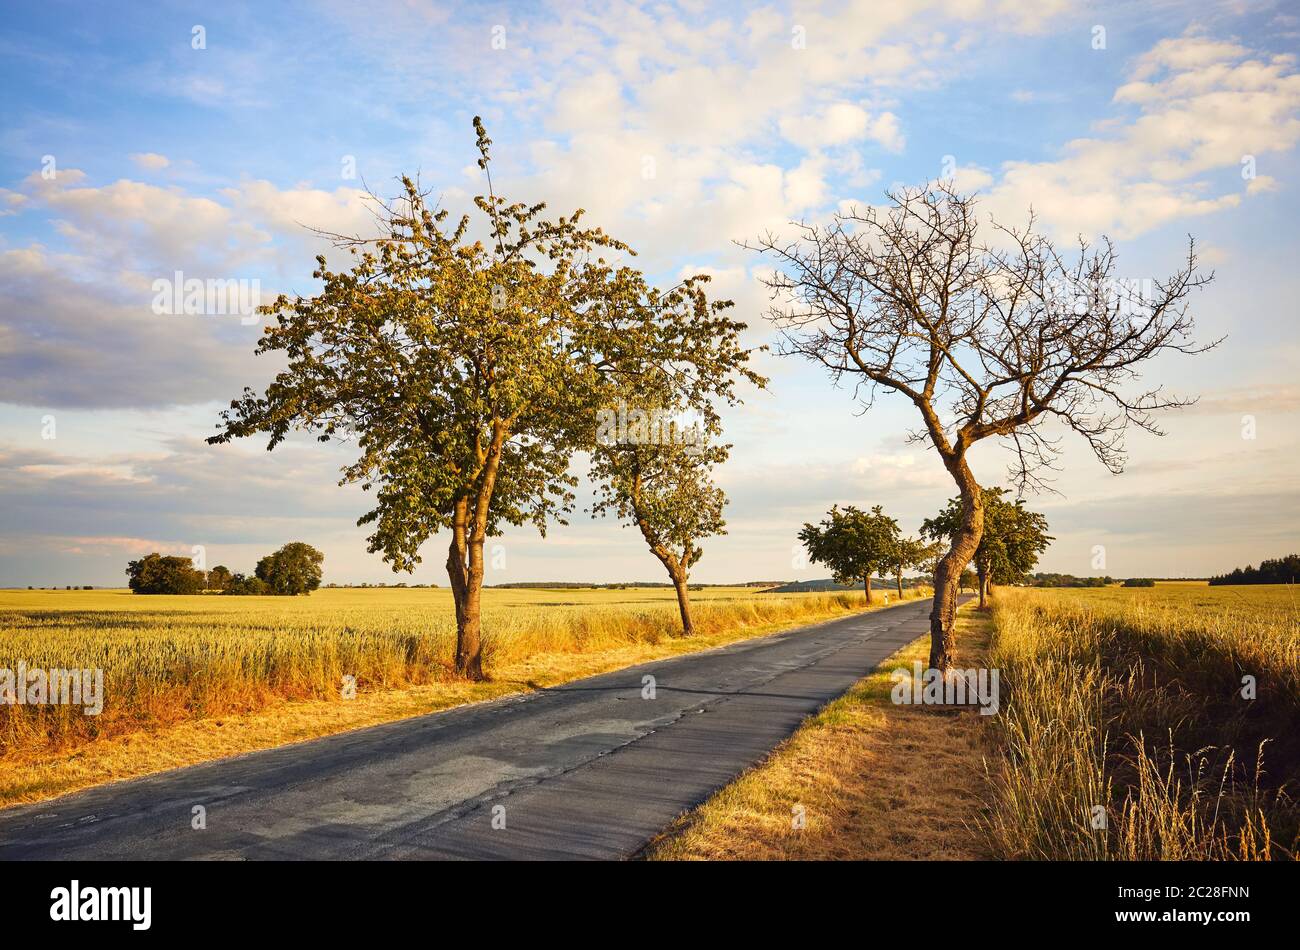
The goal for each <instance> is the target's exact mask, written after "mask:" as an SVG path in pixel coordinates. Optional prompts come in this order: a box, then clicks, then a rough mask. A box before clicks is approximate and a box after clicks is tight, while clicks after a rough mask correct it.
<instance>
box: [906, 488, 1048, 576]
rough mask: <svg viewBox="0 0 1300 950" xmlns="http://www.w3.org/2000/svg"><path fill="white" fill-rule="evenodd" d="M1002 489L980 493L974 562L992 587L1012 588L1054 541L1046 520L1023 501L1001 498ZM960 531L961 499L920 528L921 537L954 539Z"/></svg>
mask: <svg viewBox="0 0 1300 950" xmlns="http://www.w3.org/2000/svg"><path fill="white" fill-rule="evenodd" d="M1007 494H1009V492H1008V491H1007V489H1005V488H985V489H983V504H984V533H983V535H982V536H981V538H980V543H979V547H978V548H976V550H975V556H974V558H973V561H974V563H975V565H976V567H977V569H978V570H979V573H980V575H981V576H982V577H987V578H988V579H990V580H991V581H993V583H995V584H1014V583H1017V582H1019V581H1020V580H1021V579H1022V578H1023V577H1024V576H1025V575H1026V574H1028V573H1029V572H1030V571H1032V570H1033V569H1034V565H1035V564H1037V563H1038V555H1040V554H1041V553H1042V552H1043V551H1045V550H1047V546H1048V545H1049V544H1051V542H1052V541H1053V540H1054V539H1053V538H1052V536H1051V535H1049V534H1048V533H1047V518H1046V517H1044V516H1043V515H1041V514H1038V513H1037V512H1034V511H1030V510H1029V509H1028V508H1026V507H1025V503H1024V501H1023V500H1017V501H1015V502H1010V501H1007V500H1006V499H1004V498H1003V496H1004V495H1007ZM960 529H961V499H960V498H953V499H951V500H950V501H949V502H948V504H947V506H946V507H945V508H944V509H943V511H941V512H939V514H938V515H936V516H935V517H933V518H927V519H925V522H924V523H923V524H922V525H921V534H922V536H923V537H929V538H934V539H935V540H939V539H943V540H947V539H948V538H951V537H954V536H955V535H956V534H957V533H958V531H959V530H960Z"/></svg>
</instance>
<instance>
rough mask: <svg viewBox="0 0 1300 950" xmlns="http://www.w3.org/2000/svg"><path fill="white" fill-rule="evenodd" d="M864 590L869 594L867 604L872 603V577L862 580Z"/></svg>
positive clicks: (868, 575)
mask: <svg viewBox="0 0 1300 950" xmlns="http://www.w3.org/2000/svg"><path fill="white" fill-rule="evenodd" d="M862 589H863V590H864V591H866V592H867V603H868V604H870V603H871V575H870V574H867V575H866V576H865V577H863V578H862Z"/></svg>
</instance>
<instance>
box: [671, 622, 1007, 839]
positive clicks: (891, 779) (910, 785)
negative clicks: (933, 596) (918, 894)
mask: <svg viewBox="0 0 1300 950" xmlns="http://www.w3.org/2000/svg"><path fill="white" fill-rule="evenodd" d="M959 617H960V620H959V628H958V631H959V636H960V638H961V657H962V664H963V665H964V666H965V665H972V666H973V665H979V664H980V663H982V659H981V657H982V654H983V650H984V648H985V647H986V645H987V642H988V631H989V626H990V625H989V623H988V621H987V620H985V619H983V618H981V617H979V616H978V615H974V614H972V613H971V612H969V611H966V610H963V611H962V613H961V614H960V615H959ZM928 653H929V640H928V638H923V639H921V640H918V641H916V642H915V643H913V644H911V645H909V646H907V647H905V648H904V649H902V650H900V651H899V652H898V653H895V654H894V655H893V656H891V657H890V658H889V659H887V660H886V661H885V662H883V663H882V664H881V665H880V667H879V668H878V669H879V672H875V673H872V674H871V675H869V676H867V677H865V678H863V679H862V680H860V681H859V682H858V683H857V684H856V685H855V686H854V687H853V689H851V690H850V691H849V692H848V693H846V694H845V695H844V696H842V697H840V698H839V699H837V700H835V701H834V702H832V703H829V704H828V705H827V706H826V707H825V708H824V709H823V710H822V711H821V712H819V713H818V714H817V715H815V716H812V717H810V718H809V719H808V721H807V722H806V723H805V724H804V725H803V726H802V727H801V728H800V729H799V731H798V732H796V733H795V734H794V735H793V736H792V737H791V738H790V739H788V740H787V741H786V742H785V743H783V744H782V745H781V746H779V747H778V748H777V749H776V750H774V751H773V752H772V754H771V755H770V756H769V757H768V758H767V759H766V760H765V761H764V762H763V763H762V764H760V765H758V766H756V767H755V768H753V769H751V770H749V771H748V772H746V773H745V774H744V775H742V776H741V777H740V778H738V779H737V780H736V781H734V782H732V783H731V784H730V785H728V786H727V787H726V788H723V789H721V790H720V791H718V792H717V793H716V794H715V795H714V796H713V797H712V798H710V799H709V800H708V801H707V802H705V803H704V804H703V805H701V806H700V807H699V808H697V809H695V810H694V811H692V812H690V813H689V814H687V815H685V816H683V817H682V818H680V819H679V820H678V821H677V822H676V823H675V824H674V825H673V826H672V827H671V828H669V829H668V830H667V831H666V832H665V833H664V834H663V835H662V836H661V837H660V838H658V839H657V840H656V841H655V842H653V843H652V844H651V846H650V847H649V849H648V850H647V857H648V858H649V859H651V860H657V861H663V860H677V861H681V860H837V859H849V860H852V859H863V858H871V859H894V860H900V859H901V860H936V859H937V860H945V859H946V860H962V859H975V858H981V857H986V856H987V855H986V854H985V852H984V850H983V844H982V841H981V838H980V836H979V835H978V833H977V832H976V830H975V822H974V818H975V816H976V814H977V812H978V809H979V807H980V800H981V796H982V794H983V791H984V786H983V778H982V767H981V753H980V737H981V736H982V734H983V727H982V725H981V724H980V722H979V720H980V719H981V718H982V717H981V716H980V715H979V714H978V713H977V712H974V711H971V710H952V709H942V708H935V707H925V706H898V705H894V704H893V702H891V700H890V689H891V687H892V683H891V681H890V678H889V674H890V672H891V671H892V670H893V669H895V668H896V667H898V666H900V665H901V666H908V667H910V665H911V663H912V662H913V661H914V660H915V661H920V662H921V663H925V662H926V660H927V658H928ZM797 806H802V808H803V810H804V812H803V814H804V818H805V823H804V827H802V828H796V827H794V824H795V822H794V814H795V809H796V807H797Z"/></svg>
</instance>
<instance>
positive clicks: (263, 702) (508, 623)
mask: <svg viewBox="0 0 1300 950" xmlns="http://www.w3.org/2000/svg"><path fill="white" fill-rule="evenodd" d="M692 603H693V605H694V607H695V610H694V614H695V625H696V629H697V635H696V638H695V639H696V640H698V641H700V642H702V643H708V638H709V637H710V636H714V635H718V634H724V633H725V634H727V635H729V636H740V635H744V632H745V631H753V632H755V633H757V632H763V631H765V630H767V629H771V628H773V626H774V625H780V624H783V623H796V622H799V621H801V620H808V621H812V620H818V619H824V618H827V617H831V616H835V615H838V614H842V613H845V612H848V611H850V610H853V609H860V608H861V607H862V606H863V601H862V595H861V594H860V593H856V592H854V593H846V594H763V593H760V592H759V590H758V589H756V588H704V589H701V590H698V591H694V592H692ZM678 623H679V620H678V613H677V605H676V601H675V599H674V594H673V591H672V590H671V589H670V588H633V589H627V590H591V589H576V590H569V589H547V590H533V589H529V590H501V589H487V590H485V591H484V592H483V629H484V636H485V641H486V646H485V657H486V660H487V664H488V669H489V672H490V673H491V672H500V671H502V670H511V669H513V668H514V666H516V665H518V664H520V663H523V662H524V661H527V663H528V665H529V669H530V670H534V671H535V670H537V669H539V668H544V667H545V665H546V663H547V657H552V658H560V657H563V656H564V655H568V654H584V655H587V654H592V655H600V654H603V653H608V652H610V651H618V650H620V649H623V648H627V647H630V646H636V645H652V644H659V643H662V642H664V641H667V640H669V639H670V638H672V637H673V636H674V634H675V633H676V632H677V631H678V629H679V627H678ZM454 643H455V622H454V616H453V611H452V599H451V593H450V591H448V590H446V589H437V588H435V589H426V588H370V589H330V588H325V589H321V590H319V591H317V592H315V593H314V594H312V595H310V596H307V597H223V596H219V595H190V596H166V595H150V596H142V595H136V594H132V593H130V592H129V591H126V590H110V591H20V590H9V591H0V669H5V668H8V669H15V668H16V667H17V665H18V663H19V662H20V661H21V662H23V663H24V664H25V665H26V667H27V668H29V669H32V668H44V669H102V670H104V679H105V686H104V694H105V703H104V710H103V712H102V713H101V714H100V715H98V716H85V715H82V712H81V710H80V709H77V708H71V707H68V706H59V705H45V706H38V705H29V706H11V705H0V755H3V754H4V753H5V752H6V751H11V750H14V749H20V748H25V749H27V750H28V751H30V750H31V749H32V748H33V747H37V746H42V745H48V746H62V747H65V748H66V747H68V746H70V745H76V744H78V743H81V742H85V741H87V740H91V739H94V738H97V737H102V736H108V735H114V734H120V733H123V732H130V731H133V730H139V729H151V728H155V727H159V726H166V725H169V724H174V723H178V722H183V721H193V720H198V719H204V718H206V717H212V716H217V715H226V714H232V713H233V714H238V713H243V712H251V711H255V710H258V709H260V708H263V707H265V706H267V705H269V704H272V703H274V702H277V701H279V700H285V699H289V700H295V699H325V700H329V699H336V698H338V697H339V696H340V694H341V685H340V684H341V682H342V679H343V677H344V676H345V675H349V676H354V677H356V683H357V688H358V690H359V691H367V692H374V691H382V690H393V689H401V688H405V687H409V686H413V685H419V684H427V683H437V682H441V681H449V680H452V679H453V678H454V675H453V672H452V670H451V666H450V660H451V657H452V654H453V647H454Z"/></svg>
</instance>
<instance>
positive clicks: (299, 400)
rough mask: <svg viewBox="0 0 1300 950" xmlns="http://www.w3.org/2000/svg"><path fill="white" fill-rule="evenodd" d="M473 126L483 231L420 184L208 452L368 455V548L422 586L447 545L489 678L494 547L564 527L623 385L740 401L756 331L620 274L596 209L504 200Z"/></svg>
mask: <svg viewBox="0 0 1300 950" xmlns="http://www.w3.org/2000/svg"><path fill="white" fill-rule="evenodd" d="M474 127H475V131H476V133H477V136H478V140H477V146H478V151H479V156H480V157H479V160H478V163H479V167H480V168H481V169H482V170H483V172H484V175H485V182H486V184H487V194H481V195H479V196H477V197H476V198H475V199H474V209H475V211H476V212H477V214H476V216H473V217H472V216H471V215H470V214H463V215H461V216H460V217H459V218H458V219H455V220H452V219H451V218H450V217H449V212H448V210H447V209H445V208H441V207H437V206H436V205H431V204H430V202H429V201H428V200H427V198H426V195H425V193H424V192H422V191H421V189H420V188H419V187H418V186H417V184H416V183H415V182H413V181H412V180H411V179H409V178H404V179H403V180H402V183H403V194H402V195H401V197H400V198H398V199H397V200H395V201H393V202H379V203H377V205H376V215H377V219H378V224H379V228H380V231H381V234H380V236H379V237H377V238H364V237H360V236H348V235H331V237H333V238H334V239H335V241H336V243H337V244H338V245H339V246H340V247H344V248H347V249H348V250H349V251H350V254H351V261H350V264H351V266H350V267H349V268H348V269H347V270H342V271H336V270H331V269H330V268H329V267H328V266H327V263H326V260H325V258H324V257H323V256H322V257H318V258H317V265H318V266H317V268H316V271H315V274H314V276H315V277H316V278H317V279H319V280H320V281H322V283H323V289H322V290H321V292H320V293H319V294H316V295H315V296H311V297H300V298H297V299H290V298H288V297H287V296H281V297H279V298H278V299H277V300H276V301H275V302H274V303H272V304H271V305H270V306H268V307H266V308H263V312H265V313H267V314H269V315H272V316H274V318H275V322H274V323H273V324H272V325H270V326H268V327H267V328H266V330H265V331H264V334H263V337H262V340H261V342H260V343H259V345H258V348H257V352H258V353H272V352H279V353H282V354H283V355H284V356H285V357H286V358H287V363H288V365H287V367H286V368H285V369H283V370H282V371H281V372H280V373H278V374H277V376H276V377H275V380H274V381H273V382H272V383H271V384H270V385H269V386H268V387H267V389H266V391H265V393H264V394H262V395H258V394H256V393H254V392H253V391H252V390H248V389H246V390H245V391H244V395H243V396H242V397H241V398H239V399H237V400H235V401H234V402H233V403H232V404H231V408H230V409H229V410H227V411H226V412H224V413H223V414H222V425H221V431H220V432H219V434H217V435H216V436H214V437H212V438H211V439H210V440H209V441H210V442H226V441H229V440H231V439H234V438H239V437H243V436H250V435H254V434H256V433H267V434H269V436H270V441H269V446H268V447H269V448H274V447H275V446H276V445H278V444H280V443H281V442H282V441H283V440H284V439H285V438H286V437H287V436H288V434H289V433H290V432H291V431H293V430H301V431H305V432H309V433H312V434H314V435H315V436H316V437H317V438H319V439H321V440H323V441H329V440H332V439H340V438H341V439H348V440H351V439H355V445H356V448H357V451H358V457H357V458H356V460H355V461H354V462H352V463H351V464H350V465H348V466H346V467H345V468H344V470H343V479H342V480H343V481H344V482H357V483H360V484H361V485H362V487H363V488H365V489H367V490H371V489H373V490H374V491H375V506H374V508H373V509H372V510H371V511H369V512H368V513H366V514H365V515H363V516H362V517H361V519H360V523H361V524H367V525H373V526H374V531H373V533H372V534H371V535H370V538H369V545H370V550H371V551H375V552H378V553H381V554H382V555H383V557H384V559H385V560H386V561H388V562H389V563H391V564H392V566H393V568H394V570H412V569H414V567H415V565H417V564H418V563H419V562H420V560H421V555H420V548H421V545H423V544H424V543H425V542H426V541H427V540H428V539H429V538H431V537H432V536H433V535H434V534H436V533H437V532H439V531H443V530H448V531H450V534H451V539H450V544H449V548H448V558H447V571H448V576H449V578H450V581H451V588H452V595H453V599H454V602H455V605H456V621H457V650H456V667H457V669H458V670H459V671H460V672H462V673H463V674H465V675H467V676H469V677H472V678H481V677H482V675H483V672H482V665H481V643H480V635H479V626H480V610H479V593H480V591H481V588H482V582H483V570H484V564H483V543H484V539H485V538H486V537H487V536H489V535H495V534H498V533H500V531H501V530H502V528H503V526H506V525H523V524H532V525H534V526H535V527H536V528H537V530H538V531H540V532H542V533H545V530H546V526H547V523H548V521H551V520H555V521H559V522H563V521H564V516H565V515H566V514H567V513H568V512H569V511H571V510H572V503H573V500H574V496H573V491H572V489H573V487H574V485H575V479H574V477H573V476H572V475H571V474H570V473H569V463H570V459H571V457H572V455H573V453H574V452H575V451H577V450H579V449H586V448H590V447H591V445H592V443H593V440H594V429H595V421H596V420H595V413H596V410H597V409H598V408H599V407H600V406H602V405H605V404H607V403H608V402H609V401H610V400H609V390H610V388H611V387H614V386H616V385H617V384H618V382H619V380H620V377H632V376H635V375H636V374H638V373H643V372H646V371H647V370H648V369H652V370H653V371H654V372H655V373H657V374H659V376H660V377H661V379H662V380H663V381H665V382H666V383H667V384H668V385H670V386H671V388H672V390H673V397H674V398H673V399H672V402H673V403H674V404H682V405H686V406H700V405H702V404H706V403H708V402H709V401H711V400H713V399H724V400H729V399H732V398H734V396H735V391H734V386H735V383H736V381H737V379H739V378H741V377H745V376H749V375H752V374H751V373H750V372H749V371H748V369H747V368H746V365H745V364H746V362H747V360H748V358H749V353H748V351H747V350H746V349H745V348H744V347H742V345H741V343H740V338H739V333H740V331H741V330H742V329H743V328H744V324H743V323H740V322H737V321H735V320H733V319H731V318H730V317H729V316H728V315H727V314H726V310H727V309H728V308H729V307H730V306H731V303H730V301H725V300H715V301H711V300H709V298H708V297H707V296H706V294H705V290H704V288H705V285H706V283H707V277H705V276H697V277H690V278H687V279H686V280H684V281H682V282H681V283H680V284H678V285H677V286H675V287H673V288H671V289H669V290H668V291H666V292H664V291H661V290H659V289H658V288H656V287H654V286H652V285H651V284H650V283H648V282H647V280H646V279H645V277H644V276H643V275H642V274H641V272H640V271H638V270H636V269H634V268H633V267H631V266H630V265H628V264H626V263H619V262H618V261H617V260H615V258H617V257H622V256H631V255H632V251H631V249H630V248H629V247H628V246H627V245H625V244H624V243H622V242H621V241H618V240H616V239H615V238H613V237H611V236H609V235H608V234H606V233H605V232H604V231H602V230H601V229H600V228H599V227H588V226H587V225H585V224H584V223H583V218H584V212H583V211H582V209H578V210H576V211H574V212H573V213H572V214H570V215H567V216H561V217H558V218H548V217H544V216H543V212H544V211H545V208H546V206H545V204H543V203H536V204H524V203H518V202H507V201H506V200H505V199H504V198H502V197H499V196H497V195H496V194H495V192H494V191H493V188H492V178H491V168H490V146H491V141H490V140H489V139H488V137H487V134H486V131H485V130H484V128H483V125H482V123H481V122H480V121H479V119H478V118H475V120H474ZM475 229H477V230H475ZM475 233H478V234H481V235H482V236H481V237H475V236H474V234H475ZM607 258H608V259H607Z"/></svg>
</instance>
